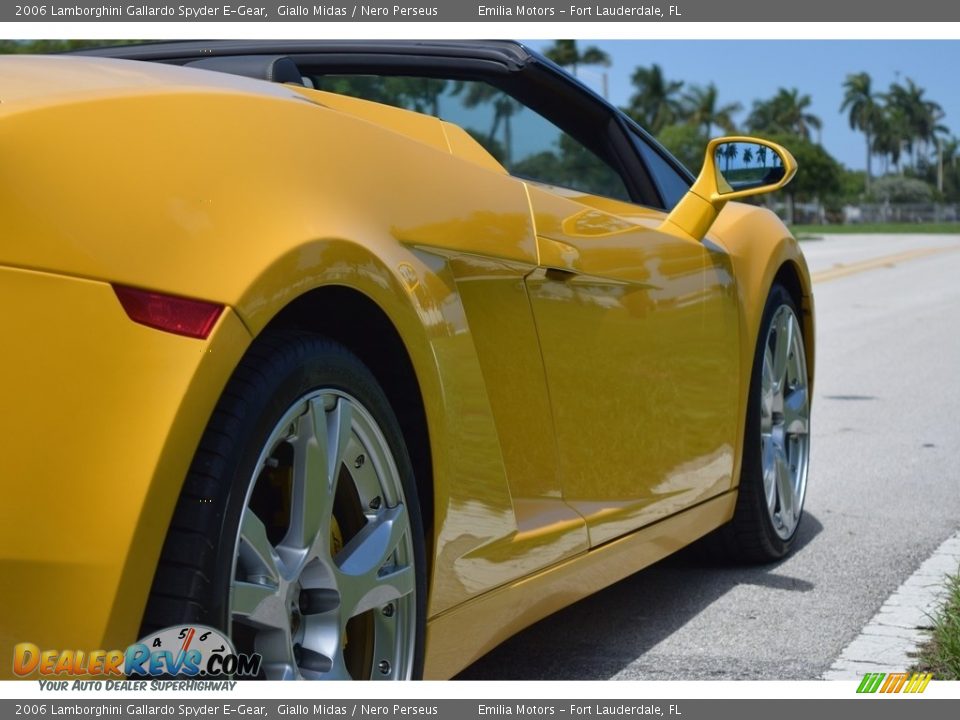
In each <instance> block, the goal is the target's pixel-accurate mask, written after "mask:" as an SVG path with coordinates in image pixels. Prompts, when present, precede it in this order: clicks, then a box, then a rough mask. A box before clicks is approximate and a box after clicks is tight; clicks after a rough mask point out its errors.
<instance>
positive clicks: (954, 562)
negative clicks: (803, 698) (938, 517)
mask: <svg viewBox="0 0 960 720" xmlns="http://www.w3.org/2000/svg"><path fill="white" fill-rule="evenodd" d="M958 569H960V532H958V533H957V534H955V535H954V536H953V537H951V538H949V539H948V540H946V541H944V543H943V544H942V545H941V546H940V547H938V548H937V549H936V550H934V552H933V555H931V556H930V557H929V558H927V559H926V560H924V561H923V564H921V565H920V567H919V568H917V571H916V572H915V573H913V575H911V576H910V577H909V578H907V579H906V581H904V583H903V584H902V585H901V586H900V587H899V588H897V590H896V591H895V592H894V593H893V594H892V595H891V596H890V597H889V598H887V600H886V602H885V603H883V606H882V607H881V608H880V610H879V612H877V614H876V615H874V616H873V618H872V619H871V620H870V622H868V623H867V625H866V626H865V627H864V628H863V630H862V631H861V632H860V635H858V636H857V637H856V638H855V639H854V641H853V642H851V643H850V644H849V645H847V647H846V648H844V650H843V652H841V653H840V657H838V658H837V659H836V660H835V661H834V663H833V665H832V666H831V667H830V669H829V670H827V672H825V673H824V674H823V679H824V680H855V679H860V678H862V677H863V676H864V674H866V673H868V672H878V671H880V672H882V671H888V672H894V671H895V672H903V671H905V670H906V669H907V668H909V667H910V665H912V664H913V661H914V658H913V653H914V652H915V651H916V649H917V646H918V645H920V644H922V643H923V642H924V641H926V640H927V638H928V637H929V634H928V632H927V631H928V630H929V629H930V617H931V616H932V615H934V614H935V612H936V611H937V608H938V606H939V604H940V602H941V596H942V594H943V584H944V578H945V576H946V575H950V574H954V573H956V572H957V571H958Z"/></svg>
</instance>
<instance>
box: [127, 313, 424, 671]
mask: <svg viewBox="0 0 960 720" xmlns="http://www.w3.org/2000/svg"><path fill="white" fill-rule="evenodd" d="M327 392H329V393H330V394H331V397H333V398H334V400H333V402H334V403H336V404H337V405H338V406H339V405H340V404H343V405H344V406H347V405H349V408H348V409H349V411H350V415H349V417H351V418H356V417H358V416H359V415H361V414H362V416H363V418H367V420H365V422H367V423H368V425H367V430H366V431H365V432H366V435H365V436H364V437H367V436H370V435H376V437H377V438H379V439H380V441H379V442H380V444H379V445H378V448H379V449H378V450H377V453H378V454H376V458H380V460H379V461H377V460H375V459H374V457H371V462H370V463H369V464H368V469H367V470H364V471H362V472H363V473H367V474H368V475H369V473H374V475H375V476H376V477H379V468H380V467H381V466H389V468H390V469H391V470H392V469H394V468H395V470H396V474H395V475H391V479H392V482H393V483H394V487H395V488H396V491H395V492H393V491H391V492H392V494H393V495H395V496H398V497H399V501H398V502H397V501H394V502H393V505H394V506H397V505H399V504H402V505H403V506H405V507H406V513H405V515H406V519H407V521H408V522H409V525H408V526H406V525H404V526H403V527H408V528H409V529H408V530H406V531H397V532H402V533H403V534H402V538H403V539H402V540H401V541H398V544H397V548H398V549H397V550H396V551H395V552H394V555H392V556H388V557H393V558H394V559H396V558H398V557H400V555H397V554H396V553H403V558H404V564H405V565H404V569H409V568H408V567H407V566H406V563H409V564H410V565H412V566H413V574H412V575H413V578H414V579H413V595H412V602H411V603H410V606H407V605H403V603H404V602H406V600H404V598H403V597H401V598H399V599H398V600H397V601H396V602H397V606H398V607H412V608H413V609H412V611H410V610H407V611H405V613H406V614H405V615H404V618H405V619H404V623H405V624H404V626H403V627H404V628H405V629H404V631H403V633H399V632H398V635H401V634H402V636H403V637H404V638H405V640H404V641H402V642H404V643H405V645H404V649H403V652H404V653H405V655H404V657H405V659H404V660H403V667H404V671H403V675H404V677H410V678H419V677H420V676H421V675H422V670H423V653H424V638H425V627H426V600H427V584H426V557H425V549H424V547H425V545H424V535H423V522H422V518H421V512H420V504H419V501H418V498H417V488H416V482H415V478H414V473H413V469H412V465H411V462H410V458H409V455H408V453H407V449H406V447H405V445H404V441H403V434H402V432H401V430H400V426H399V424H398V422H397V419H396V416H395V415H394V413H393V411H392V409H391V408H390V405H389V402H388V401H387V397H386V395H385V394H384V392H383V390H382V389H381V388H380V386H379V385H378V384H377V381H376V379H375V378H374V376H373V375H372V373H371V372H370V371H369V370H368V369H367V368H366V366H365V365H364V364H363V363H362V362H361V361H360V360H359V359H358V358H357V357H356V356H355V355H353V354H352V353H351V352H350V351H349V350H347V349H346V348H345V347H343V346H342V345H340V344H338V343H335V342H332V341H330V340H328V339H325V338H323V337H319V336H315V335H308V334H303V333H294V332H286V331H284V332H267V333H265V334H264V335H263V336H261V337H260V338H258V339H257V340H256V341H255V342H254V343H253V344H252V346H251V347H250V349H249V350H248V352H247V353H246V354H245V356H244V358H243V360H242V361H241V362H240V364H239V366H238V367H237V369H236V371H235V372H234V374H233V376H232V378H231V379H230V381H229V383H228V385H227V387H226V389H225V390H224V393H223V395H222V397H221V399H220V401H219V402H218V404H217V406H216V409H215V410H214V413H213V415H212V417H211V419H210V421H209V423H208V426H207V428H206V431H205V432H204V435H203V438H202V439H201V441H200V445H199V448H198V450H197V453H196V456H195V458H194V461H193V463H192V465H191V468H190V471H189V474H188V475H187V478H186V481H185V483H184V486H183V490H182V492H181V495H180V498H179V500H178V502H177V505H176V508H175V511H174V514H173V518H172V521H171V523H170V528H169V530H168V534H167V538H166V541H165V544H164V547H163V551H162V554H161V558H160V562H159V565H158V567H157V571H156V575H155V578H154V583H153V587H152V590H151V593H150V597H149V600H148V603H147V608H146V611H145V614H144V618H143V626H142V630H141V635H146V634H147V633H150V632H153V631H155V630H158V629H160V628H164V627H168V626H171V625H178V624H184V623H202V624H206V625H210V626H213V627H215V628H218V629H220V630H222V631H223V632H224V633H225V634H227V635H228V636H231V637H232V639H233V640H234V643H235V644H236V645H237V649H238V651H239V652H254V651H257V652H259V651H260V650H259V649H258V647H257V644H258V643H260V639H259V638H260V636H257V635H256V633H254V631H252V630H251V631H250V633H249V634H247V635H245V631H246V628H245V627H244V626H241V625H239V624H238V623H236V622H234V620H235V619H236V618H235V617H232V613H231V594H230V587H231V583H233V582H234V580H235V579H236V578H235V574H239V572H240V570H239V569H238V568H239V566H240V564H241V563H242V561H241V560H237V559H236V558H237V557H238V554H239V553H240V551H241V546H242V545H243V540H242V539H241V518H246V515H245V509H248V508H249V509H253V508H254V503H255V502H256V503H257V505H256V508H257V510H256V514H257V515H258V517H259V516H260V515H263V516H265V517H270V518H272V519H271V520H270V521H269V522H268V521H266V520H264V521H263V525H264V529H265V534H270V538H269V542H270V545H271V546H272V549H273V550H274V551H275V552H279V551H278V550H277V548H278V547H279V546H280V545H281V544H282V543H284V542H286V539H287V537H288V536H292V535H294V534H295V533H294V528H293V524H294V521H293V519H292V518H293V516H294V511H295V510H294V508H293V506H294V500H293V499H292V498H293V497H294V495H295V493H296V492H297V490H296V489H295V485H296V480H295V479H294V476H295V474H296V471H295V470H294V469H293V465H294V464H295V463H294V460H293V459H292V458H293V457H295V455H296V452H299V451H298V450H294V449H289V450H288V451H287V450H284V448H287V447H291V448H292V447H293V446H292V445H289V446H288V445H287V443H290V439H289V438H286V439H283V440H280V441H277V443H276V446H275V450H276V452H274V450H271V449H269V448H267V444H268V442H271V441H272V438H274V437H275V435H276V433H277V431H278V423H279V422H280V421H281V420H282V419H284V417H296V418H297V419H295V420H294V422H293V424H290V423H289V422H288V423H287V425H286V426H285V427H290V428H300V429H301V430H302V429H303V428H304V427H308V426H307V425H303V424H298V423H300V421H301V420H302V419H303V416H296V415H295V414H294V415H290V413H291V412H293V413H296V412H297V408H298V402H304V403H305V404H304V405H303V406H304V407H305V408H309V410H308V412H312V413H314V414H315V415H320V414H321V413H325V412H328V411H326V410H321V409H320V408H321V407H322V405H323V403H327V402H328V399H327V397H326V396H325V395H324V396H322V397H320V396H317V397H315V398H314V400H313V401H310V400H307V401H304V400H303V399H304V398H309V397H311V393H314V394H316V393H327ZM337 412H339V410H337ZM284 413H287V414H288V415H287V416H285V415H284ZM370 420H372V425H370ZM316 422H317V421H316V420H313V423H314V425H309V427H315V426H316V425H315V423H316ZM323 422H324V423H326V422H327V421H326V416H325V415H324V421H323ZM326 427H327V426H326V425H324V428H326ZM350 427H351V428H355V427H356V425H352V426H350ZM370 427H373V428H376V430H370ZM315 432H317V433H318V434H316V435H314V436H311V438H312V441H313V443H314V445H313V446H311V447H315V446H316V442H317V439H318V438H321V434H319V431H315ZM271 433H273V434H274V435H271ZM355 433H356V430H355V429H353V430H350V431H349V432H348V434H347V441H349V442H359V440H358V437H359V436H357V435H356V434H355ZM292 437H293V436H292ZM337 437H338V438H339V437H340V435H338V436H337ZM294 439H296V438H295V437H294ZM347 441H344V442H347ZM297 442H298V443H299V442H300V441H299V440H297ZM302 442H303V443H309V442H310V439H304V440H303V441H302ZM384 442H385V444H384ZM338 446H340V444H339V442H338ZM303 447H307V445H306V444H304V445H303ZM351 447H355V446H351ZM284 452H288V453H289V454H290V458H291V459H290V460H289V466H286V465H284V463H285V462H286V461H283V460H277V458H279V457H282V456H283V453H284ZM303 452H304V453H306V452H309V451H308V450H303ZM264 453H273V454H274V456H271V457H268V458H267V463H268V464H267V465H265V464H264ZM368 454H371V455H372V453H368ZM388 455H389V456H392V463H391V462H390V460H385V458H387V456H388ZM362 458H363V455H359V456H358V457H357V462H360V461H361V459H362ZM297 462H299V461H297ZM269 463H275V464H273V465H269ZM277 464H279V465H281V467H280V469H276V468H277ZM375 464H376V466H377V468H378V469H377V470H374V469H373V466H374V465H375ZM318 467H319V466H318ZM331 467H332V465H331ZM358 467H359V466H358ZM356 473H357V474H360V473H361V471H360V470H357V471H356ZM281 475H284V476H289V481H288V482H286V484H285V481H283V480H282V478H281V479H280V480H278V479H277V478H278V477H279V476H281ZM353 475H354V471H353V470H351V469H350V468H348V467H347V463H346V462H341V463H340V464H339V466H338V468H337V470H336V472H333V471H331V472H330V475H329V476H328V477H334V476H335V477H337V478H340V480H339V482H334V483H333V486H335V487H337V488H338V489H337V490H336V497H335V498H334V497H333V495H332V494H331V496H330V500H331V502H329V503H328V504H329V505H331V507H330V508H329V511H328V512H329V514H330V516H331V517H332V520H330V521H329V527H330V532H329V533H326V534H327V535H328V536H329V548H327V549H328V550H329V552H328V553H327V555H328V557H326V558H325V560H329V561H330V562H331V563H333V560H332V557H333V556H334V555H336V553H337V552H339V550H340V548H342V546H343V545H344V544H345V543H346V544H349V542H350V540H351V539H355V538H357V534H358V533H359V530H360V529H362V527H363V525H364V523H365V522H372V520H370V518H369V517H368V516H369V515H370V514H371V513H372V514H373V515H374V517H375V518H376V517H378V516H377V513H379V512H380V511H381V510H383V511H384V512H386V511H389V510H391V501H390V499H389V497H390V494H389V493H387V492H383V493H381V495H382V496H383V498H384V502H383V505H382V508H381V505H380V503H379V502H376V505H374V502H371V503H369V507H370V508H374V507H375V508H376V509H375V510H367V509H366V507H365V506H364V507H361V502H362V500H361V496H362V495H363V493H362V492H360V491H359V490H357V489H356V488H354V489H353V490H349V489H348V490H343V493H342V496H341V490H340V486H341V485H344V484H349V483H345V481H344V480H343V478H344V477H348V478H352V477H353ZM300 476H301V477H308V476H309V473H307V471H302V472H301V474H300ZM397 476H399V477H398V478H397ZM265 478H266V479H265ZM397 480H399V485H398V486H397V485H396V483H397ZM311 482H313V481H312V480H311ZM366 482H367V485H366V487H367V488H369V486H370V482H369V479H368V480H367V481H366ZM307 485H308V483H306V481H302V482H301V487H306V486H307ZM351 487H352V486H351ZM374 487H377V486H374ZM351 493H352V494H351ZM300 497H303V496H302V495H301V496H300ZM379 500H380V497H379V496H378V497H377V498H376V501H379ZM285 506H286V507H285ZM307 506H309V503H308V502H307V501H304V507H305V508H306V507H307ZM310 507H312V506H310ZM261 508H263V509H262V510H261ZM395 509H396V508H395V507H394V508H393V510H395ZM402 510H403V508H400V511H402ZM307 512H308V511H307V510H306V509H304V513H305V514H304V517H306V516H307V515H306V513H307ZM284 513H287V515H286V517H285V520H284V518H283V517H282V516H283V514H284ZM341 515H342V517H341ZM304 522H305V523H306V521H304ZM284 523H286V526H287V529H286V530H284V528H283V525H284ZM318 527H321V528H322V527H327V526H322V525H318ZM390 527H393V526H392V525H391V526H390ZM302 534H303V535H306V534H307V532H306V530H304V532H303V533H302ZM388 534H390V533H389V531H388ZM323 536H324V532H323V531H320V532H317V533H316V537H317V538H319V539H321V540H323V539H324V538H323ZM408 536H409V543H408V542H407V537H408ZM391 537H392V535H391ZM278 538H279V540H278ZM338 539H339V543H340V547H339V548H338V547H337V544H338ZM357 539H358V541H359V538H357ZM401 545H402V547H401ZM411 546H412V550H411ZM387 552H388V553H389V552H390V550H387ZM321 556H322V553H321ZM245 557H249V553H248V554H247V555H246V556H245ZM275 557H279V555H277V556H275ZM323 559H324V558H323V557H320V558H319V559H315V560H314V562H316V563H319V562H320V561H321V560H323ZM334 564H335V563H334ZM327 565H329V563H328V564H326V565H324V566H323V567H324V568H326V567H327ZM277 567H280V565H277ZM321 570H323V568H321ZM381 570H383V568H381ZM304 572H305V571H304ZM311 572H313V575H314V576H316V574H317V572H319V571H317V570H316V569H315V570H313V571H311ZM278 575H279V573H278ZM327 575H328V576H331V577H340V576H336V575H333V574H332V573H331V572H329V571H327ZM237 576H238V577H239V575H237ZM373 576H375V577H379V574H378V573H375V574H374V575H373ZM304 577H305V576H304ZM407 577H408V578H409V577H410V574H409V573H407ZM265 582H266V581H265ZM331 582H334V581H332V580H331ZM407 582H409V580H407ZM296 583H297V584H296V585H295V586H294V585H293V584H292V583H287V587H286V590H287V591H288V592H289V595H290V597H293V596H294V595H296V593H298V592H299V597H301V598H303V597H304V596H305V593H306V594H309V593H310V592H313V590H312V589H310V588H307V586H306V584H305V583H306V581H305V580H304V579H303V577H300V578H299V579H297V580H296ZM271 587H272V586H271ZM278 587H279V585H278ZM278 592H279V590H278ZM317 592H320V591H319V590H318V591H317ZM324 592H327V591H324ZM343 597H346V596H343ZM338 598H339V599H338V601H337V602H338V603H340V604H342V602H343V598H342V597H341V596H338ZM300 602H301V606H300V607H299V608H298V609H297V610H296V611H295V612H296V613H298V618H299V619H298V620H297V623H298V624H299V623H302V624H303V626H304V627H306V626H307V621H308V620H309V619H310V618H309V613H308V612H307V611H308V610H310V608H309V607H308V606H309V600H307V601H304V600H301V601H300ZM304 602H306V603H307V607H303V606H302V604H303V603H304ZM390 605H391V607H393V605H394V603H392V602H391V603H390ZM301 611H302V612H303V616H302V617H301V616H299V613H300V612H301ZM338 612H339V611H338ZM363 612H364V617H365V618H366V616H367V615H370V614H376V613H377V612H378V610H375V609H368V610H365V611H363ZM382 614H383V615H386V616H387V617H392V616H393V613H392V612H391V613H390V614H389V615H387V608H384V609H383V613H382ZM414 615H415V618H414V619H411V618H413V616H414ZM290 622H291V623H292V624H294V619H291V620H290ZM350 622H351V623H353V622H354V620H351V621H350ZM375 622H384V620H383V619H382V618H380V617H379V616H378V617H376V618H374V619H369V618H367V619H365V620H364V621H363V627H365V628H367V630H366V632H367V633H368V634H372V633H374V632H376V631H375V630H372V629H370V628H373V627H374V623H375ZM397 622H399V620H398V621H397ZM271 632H273V631H271ZM293 632H294V630H293V629H291V633H293ZM302 632H306V631H302ZM351 633H352V635H353V637H358V636H359V637H361V638H364V637H365V636H364V635H363V634H362V632H361V631H359V630H356V628H354V630H352V631H351ZM358 633H359V635H358ZM342 634H343V635H344V638H346V637H349V636H350V633H348V632H346V631H344V632H343V633H342ZM271 642H272V641H271ZM293 642H294V650H293V652H294V655H295V656H296V664H295V665H294V666H293V667H294V668H296V669H297V672H295V673H294V675H295V676H300V675H301V674H302V675H304V676H308V677H322V676H323V673H322V672H319V671H318V670H317V667H318V666H316V665H308V664H307V662H306V660H303V658H302V655H303V653H305V652H306V653H313V651H311V650H304V648H303V647H300V646H298V645H296V642H295V641H293ZM337 642H338V643H339V639H338V641H337ZM359 642H360V641H358V643H359ZM363 642H364V643H372V642H373V641H372V640H370V641H367V640H364V641H363ZM398 642H401V641H398ZM343 643H345V644H346V646H347V649H341V650H340V651H339V652H340V654H341V655H343V656H346V654H347V653H348V652H350V653H351V658H352V669H350V671H349V674H350V675H352V676H353V675H355V673H356V670H357V668H358V667H360V668H361V669H362V672H359V673H356V674H360V675H364V676H366V675H367V674H368V673H367V671H366V669H363V668H367V666H368V665H369V675H373V674H374V673H378V668H377V660H376V658H374V657H373V655H372V651H371V650H370V648H359V649H356V648H354V649H350V648H349V646H350V645H351V644H353V643H354V640H353V639H350V640H349V641H348V640H346V639H344V640H343ZM411 644H412V645H413V647H412V648H410V647H409V645H411ZM261 645H262V643H261ZM336 652H337V651H335V652H334V654H336ZM407 653H408V654H407ZM313 655H316V653H313ZM340 659H341V660H344V658H340ZM350 662H351V661H350V660H344V664H343V666H342V667H345V668H346V667H348V666H350ZM301 663H303V664H302V665H301ZM265 664H266V663H265ZM400 664H401V663H400V662H399V661H398V663H397V667H398V668H399V667H400ZM308 670H309V672H308ZM398 672H399V671H398ZM379 673H380V674H382V675H389V673H387V672H383V664H382V663H381V667H380V668H379ZM267 676H268V677H285V676H282V675H281V676H277V675H274V676H270V675H269V674H268V675H267Z"/></svg>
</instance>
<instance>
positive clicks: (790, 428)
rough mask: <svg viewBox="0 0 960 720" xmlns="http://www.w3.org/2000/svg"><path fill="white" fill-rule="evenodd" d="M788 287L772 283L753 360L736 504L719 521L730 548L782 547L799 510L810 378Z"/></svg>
mask: <svg viewBox="0 0 960 720" xmlns="http://www.w3.org/2000/svg"><path fill="white" fill-rule="evenodd" d="M799 317H800V316H799V312H798V310H797V306H796V304H795V302H794V300H793V298H792V297H791V295H790V293H788V292H787V290H786V289H785V288H784V287H783V286H781V285H779V284H777V285H774V286H773V287H772V288H771V290H770V294H769V296H768V299H767V303H766V306H765V307H764V311H763V319H762V322H761V327H760V334H759V336H758V340H757V347H756V352H755V357H754V363H753V372H752V378H751V385H750V395H749V406H748V408H747V422H746V428H745V430H746V434H745V437H744V444H743V464H742V465H743V467H742V471H741V476H740V490H739V495H738V498H737V507H736V511H735V514H734V518H733V520H732V521H731V523H730V524H729V525H728V526H726V527H725V528H723V529H722V533H723V534H724V535H725V536H726V537H725V540H726V544H727V545H728V548H729V549H731V550H732V551H733V553H734V554H735V555H738V556H740V557H741V558H743V559H746V560H751V561H755V562H763V561H770V560H776V559H778V558H781V557H783V556H784V555H786V554H787V553H788V552H789V550H790V547H791V545H792V544H793V542H794V540H795V539H796V535H797V528H798V527H799V525H800V519H801V517H802V515H803V502H804V498H805V497H806V490H807V471H808V465H809V459H810V385H809V377H808V374H807V360H806V353H805V348H804V337H803V330H802V327H801V325H800V321H799Z"/></svg>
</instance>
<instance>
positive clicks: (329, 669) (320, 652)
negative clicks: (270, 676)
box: [299, 607, 351, 680]
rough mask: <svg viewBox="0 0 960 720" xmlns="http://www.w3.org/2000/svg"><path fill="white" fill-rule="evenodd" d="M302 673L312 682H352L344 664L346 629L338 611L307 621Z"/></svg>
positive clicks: (329, 611)
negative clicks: (316, 680)
mask: <svg viewBox="0 0 960 720" xmlns="http://www.w3.org/2000/svg"><path fill="white" fill-rule="evenodd" d="M304 623H305V626H304V632H303V644H302V646H301V648H300V650H299V657H300V662H299V665H300V670H301V671H302V672H303V673H304V676H305V677H307V678H312V679H324V680H349V679H351V678H350V674H349V672H348V671H347V668H346V666H345V665H344V660H343V626H344V624H345V622H344V620H343V618H341V616H340V611H339V607H337V608H331V609H330V610H328V611H326V612H321V613H315V614H312V615H308V616H305V617H304Z"/></svg>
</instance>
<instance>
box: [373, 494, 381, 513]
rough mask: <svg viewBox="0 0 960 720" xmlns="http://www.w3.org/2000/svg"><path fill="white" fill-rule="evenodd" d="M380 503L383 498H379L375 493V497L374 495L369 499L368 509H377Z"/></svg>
mask: <svg viewBox="0 0 960 720" xmlns="http://www.w3.org/2000/svg"><path fill="white" fill-rule="evenodd" d="M381 503H383V500H381V499H380V496H379V495H377V497H375V498H374V499H373V500H371V501H370V509H371V510H379V509H380V505H381Z"/></svg>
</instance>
